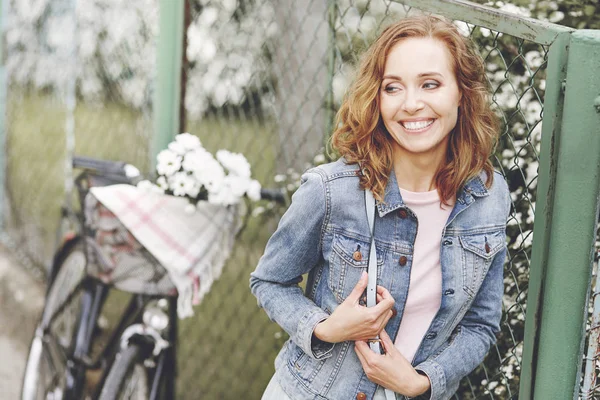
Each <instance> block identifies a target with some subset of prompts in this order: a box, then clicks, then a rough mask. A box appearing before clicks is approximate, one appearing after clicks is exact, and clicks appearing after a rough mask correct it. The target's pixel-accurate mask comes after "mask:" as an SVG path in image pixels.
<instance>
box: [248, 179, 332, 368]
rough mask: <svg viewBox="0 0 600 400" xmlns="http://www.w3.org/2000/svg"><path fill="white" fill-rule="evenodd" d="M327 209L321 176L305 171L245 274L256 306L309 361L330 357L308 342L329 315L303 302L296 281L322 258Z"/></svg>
mask: <svg viewBox="0 0 600 400" xmlns="http://www.w3.org/2000/svg"><path fill="white" fill-rule="evenodd" d="M329 207H330V204H329V201H328V198H327V195H326V189H325V184H324V178H323V177H322V176H321V172H320V171H318V170H316V169H312V170H309V171H307V172H306V173H305V174H304V175H302V180H301V184H300V187H299V188H298V190H297V191H296V192H295V193H294V195H293V196H292V203H291V205H290V207H289V208H288V210H287V211H286V212H285V214H284V215H283V217H282V218H281V220H280V221H279V225H278V227H277V230H276V231H275V233H274V234H273V236H271V238H270V239H269V241H268V243H267V246H266V249H265V252H264V254H263V256H262V257H261V258H260V260H259V262H258V266H257V267H256V269H255V270H254V272H252V273H251V274H250V290H251V292H252V294H253V295H254V296H256V298H257V300H258V305H259V307H262V308H263V309H264V310H265V311H266V313H267V315H268V316H269V318H270V319H271V320H272V321H275V322H276V323H277V324H279V326H281V327H282V328H283V330H285V331H286V332H287V333H288V334H289V335H290V338H291V339H292V340H293V341H294V343H296V344H297V345H298V346H299V347H300V348H301V349H302V350H303V351H304V352H305V353H306V354H308V355H309V356H311V357H313V358H315V359H323V358H328V357H330V356H331V350H332V349H333V346H334V344H332V343H327V342H323V341H320V340H318V339H316V338H313V331H314V329H315V327H316V325H317V324H318V323H319V322H321V321H323V320H325V319H327V318H328V317H329V314H327V313H326V312H325V311H324V310H323V309H321V308H320V307H318V306H317V305H316V304H315V303H314V302H313V301H312V300H310V299H309V298H307V297H306V296H305V295H304V293H303V291H302V288H300V286H299V285H298V283H300V282H301V281H302V275H303V274H305V273H307V272H308V271H310V270H311V269H312V268H314V267H315V266H316V265H317V264H318V263H319V261H320V260H321V258H322V249H321V246H322V236H323V230H324V227H325V224H326V217H327V215H328V212H327V211H328V209H329Z"/></svg>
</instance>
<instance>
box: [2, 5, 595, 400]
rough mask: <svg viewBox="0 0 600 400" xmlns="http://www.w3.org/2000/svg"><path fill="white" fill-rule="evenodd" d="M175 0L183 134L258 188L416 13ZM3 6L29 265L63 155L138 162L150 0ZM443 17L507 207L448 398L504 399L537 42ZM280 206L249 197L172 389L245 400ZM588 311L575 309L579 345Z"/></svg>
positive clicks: (152, 51) (288, 181) (261, 376)
mask: <svg viewBox="0 0 600 400" xmlns="http://www.w3.org/2000/svg"><path fill="white" fill-rule="evenodd" d="M6 1H8V0H6ZM187 1H188V6H189V7H188V8H189V12H190V26H189V28H188V29H187V47H186V49H184V52H185V54H186V56H187V59H188V63H187V66H186V68H187V69H186V71H185V76H186V77H187V82H186V87H185V99H184V104H185V108H186V111H187V116H188V118H187V121H186V127H187V129H186V130H187V131H188V132H191V133H193V134H195V135H197V136H199V137H200V139H201V141H202V143H203V145H204V146H205V147H206V148H207V149H208V150H210V151H213V152H214V151H216V150H217V149H221V148H225V149H228V150H231V151H235V152H241V153H243V154H244V155H245V156H246V157H247V158H248V160H249V162H250V164H251V165H252V171H253V175H254V176H255V177H256V178H257V179H258V180H259V181H260V182H261V183H262V185H263V186H264V187H274V186H283V187H285V188H287V189H288V191H290V192H291V191H293V190H295V188H296V187H297V185H298V180H299V176H300V173H301V172H302V171H303V170H304V169H305V168H306V167H307V166H308V165H314V164H318V163H322V162H325V161H327V160H328V156H327V154H326V152H325V151H324V148H325V147H326V143H327V137H328V135H329V134H330V133H331V130H332V126H333V117H334V115H335V111H336V110H337V108H338V107H339V105H340V103H341V101H342V98H343V94H344V91H345V89H346V87H347V86H348V84H349V83H350V81H351V80H352V77H353V74H354V69H355V66H356V64H357V61H358V58H359V56H360V54H361V53H362V51H363V50H364V49H366V47H367V46H368V45H369V44H370V43H371V42H372V41H373V39H374V38H375V37H376V35H377V33H378V32H380V31H381V29H382V28H383V27H385V26H386V25H387V24H389V23H392V22H394V21H396V20H398V19H399V18H403V17H404V16H406V15H413V14H416V13H420V11H418V10H416V9H412V8H410V7H407V6H404V5H402V4H400V3H399V2H396V1H390V0H370V1H369V0H337V1H333V0H332V1H327V2H326V1H316V0H313V1H307V2H298V1H296V2H294V1H292V0H280V1H277V2H272V1H266V0H220V1H217V0H187ZM9 4H10V7H9V9H10V10H9V14H8V16H7V17H6V25H7V31H6V40H7V46H6V60H7V61H6V62H7V72H8V76H9V87H8V97H7V104H8V108H7V122H6V124H7V133H8V140H7V163H6V168H7V170H6V175H7V183H6V193H7V201H8V204H7V206H6V207H7V210H6V212H5V215H6V216H7V218H6V230H5V234H4V241H5V243H8V244H9V245H11V247H13V248H14V249H18V250H19V251H20V252H21V253H20V254H22V255H23V256H24V259H23V260H24V262H25V261H26V262H27V263H28V264H29V265H34V266H36V265H37V266H42V268H37V269H36V268H34V269H33V271H34V273H37V274H38V276H40V277H42V276H43V271H44V269H43V266H44V265H47V263H48V260H50V259H51V256H52V252H53V250H54V248H55V245H56V238H55V237H54V236H55V234H54V232H55V231H56V228H57V222H58V221H59V210H60V206H61V204H63V202H64V199H65V198H69V196H68V195H67V193H69V191H70V190H71V187H70V182H72V171H71V170H70V167H69V160H70V157H71V155H72V154H73V153H75V154H82V155H89V156H93V157H98V158H107V159H113V160H124V161H127V162H130V163H132V164H134V165H136V166H138V167H139V168H140V170H142V171H143V172H149V171H148V168H149V166H150V163H149V140H150V138H151V137H152V135H153V129H152V117H151V116H152V94H153V87H154V81H153V79H154V78H153V77H154V69H155V65H156V58H157V54H156V36H157V33H158V32H157V31H158V10H159V9H158V0H143V1H141V0H140V1H135V2H126V1H120V0H93V1H87V0H86V1H83V0H60V1H59V0H54V1H49V0H48V1H36V2H23V1H19V0H10V1H9ZM498 5H499V6H500V8H504V9H506V10H508V11H515V9H514V8H513V7H515V6H511V5H505V4H502V3H498ZM516 11H519V12H524V13H526V12H527V10H524V9H523V10H519V9H517V10H516ZM456 24H457V26H458V27H459V29H460V30H461V32H463V34H464V35H466V36H469V37H471V38H472V39H473V40H474V41H475V43H476V44H477V46H478V48H479V50H480V52H481V55H482V57H483V58H484V59H485V61H486V72H487V76H488V78H489V81H490V84H491V86H492V88H493V96H492V100H493V103H494V107H495V109H496V110H497V112H498V115H499V117H500V118H501V121H502V131H501V136H500V141H499V143H498V146H497V149H496V152H495V158H494V160H495V167H496V169H497V170H499V171H500V172H501V173H502V174H503V175H504V177H505V178H506V180H507V181H508V183H509V187H510V190H511V196H512V212H511V215H510V218H509V221H508V236H509V254H508V257H507V263H506V265H505V295H504V313H503V320H502V332H501V333H500V334H499V336H498V342H497V343H496V345H495V346H494V347H493V348H492V350H491V351H490V353H489V355H488V356H487V358H486V359H485V361H484V363H483V364H482V365H480V366H479V367H478V368H477V369H476V370H475V371H474V372H473V373H472V374H471V375H470V376H469V377H468V378H466V379H465V380H464V381H463V382H462V383H461V387H460V390H459V392H458V393H457V395H456V396H455V398H457V399H483V398H485V399H488V398H489V399H512V398H515V399H516V398H517V397H518V390H519V376H520V371H521V355H522V346H523V332H524V321H525V312H526V308H527V307H526V306H527V305H526V297H527V285H528V279H529V278H528V277H529V263H530V256H531V244H532V236H533V222H534V210H535V203H536V187H537V176H538V172H537V169H538V163H539V156H540V155H539V153H540V138H541V122H542V116H543V108H544V107H543V99H544V92H545V79H546V70H545V69H546V65H547V57H548V48H547V47H546V46H542V45H539V44H536V43H533V42H530V41H526V40H523V39H519V38H516V37H512V36H509V35H506V34H504V33H502V32H495V31H491V30H489V29H487V28H483V27H480V26H474V25H470V24H468V23H465V22H462V21H456ZM73 32H74V33H75V34H72V33H73ZM283 211H284V210H283V209H278V208H273V207H272V206H271V205H270V204H259V206H258V207H256V208H255V209H254V210H253V214H254V218H252V219H251V220H250V221H249V224H248V226H247V227H246V229H245V230H244V231H243V233H242V235H241V237H240V238H239V240H238V242H237V243H236V246H235V247H234V252H233V255H232V256H231V258H230V261H229V262H228V264H227V266H226V267H225V269H224V271H223V274H222V276H221V277H220V279H219V280H218V281H217V282H215V284H214V285H213V288H212V290H211V292H210V293H209V294H207V295H206V297H205V298H204V300H203V301H202V303H201V304H200V305H199V306H197V307H196V309H195V312H196V315H195V316H194V317H192V318H188V319H186V320H183V321H181V324H180V336H179V343H178V357H179V361H178V381H177V390H178V397H179V398H184V399H187V398H190V399H192V398H198V397H200V396H201V397H204V398H209V399H213V398H223V399H229V398H231V399H234V398H248V399H255V398H256V399H257V398H260V394H261V393H262V390H263V389H264V387H265V386H266V384H267V382H268V380H269V378H270V377H271V375H272V373H273V368H274V367H273V360H274V358H275V355H276V354H277V352H278V351H279V349H280V348H281V346H282V345H283V343H284V342H285V340H286V339H287V335H286V334H285V333H284V332H283V331H282V330H281V329H280V328H279V327H278V326H276V325H275V324H274V323H272V322H270V321H269V320H268V318H267V316H266V315H265V313H264V312H263V311H262V310H260V309H258V307H257V306H256V301H255V299H254V297H253V296H252V295H251V294H250V291H249V289H248V277H249V274H250V272H251V271H252V270H253V269H254V267H255V266H256V263H257V261H258V259H259V257H260V255H261V254H262V250H263V249H264V246H265V244H266V241H267V240H268V238H269V236H270V234H271V233H272V232H273V231H274V229H275V227H276V224H277V220H278V217H279V216H280V215H281V213H282V212H283ZM36 271H37V272H36ZM596 292H597V291H596ZM596 292H594V295H593V296H592V299H596V298H597V293H596ZM590 307H591V306H590ZM599 308H600V307H596V311H595V314H594V313H592V312H591V311H590V319H591V318H592V314H594V315H595V317H594V320H593V321H595V322H591V325H589V326H588V330H589V333H590V335H589V337H590V338H592V339H590V345H591V343H595V342H596V340H597V339H594V338H597V332H598V331H597V328H598V323H599V322H598V320H597V319H598V317H597V315H598V309H599ZM594 335H595V336H594ZM590 348H591V349H592V348H593V347H590ZM586 360H587V361H588V364H591V366H586V367H585V368H586V371H590V368H591V371H592V372H590V374H592V373H593V374H594V375H593V378H588V381H586V382H588V383H586V384H582V385H584V386H582V397H583V398H593V396H594V395H593V394H592V393H596V392H594V390H596V388H597V386H598V380H597V373H596V372H597V368H598V353H597V350H593V354H587V356H586ZM584 364H585V363H584ZM586 376H591V375H586ZM586 385H587V386H586Z"/></svg>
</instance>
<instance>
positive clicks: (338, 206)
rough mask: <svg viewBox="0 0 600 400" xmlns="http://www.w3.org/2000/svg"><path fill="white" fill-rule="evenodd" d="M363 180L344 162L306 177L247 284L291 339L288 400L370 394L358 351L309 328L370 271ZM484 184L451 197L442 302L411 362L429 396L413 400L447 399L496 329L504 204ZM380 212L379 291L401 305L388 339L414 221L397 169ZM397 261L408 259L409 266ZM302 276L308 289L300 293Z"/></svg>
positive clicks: (497, 186) (281, 360) (499, 183)
mask: <svg viewBox="0 0 600 400" xmlns="http://www.w3.org/2000/svg"><path fill="white" fill-rule="evenodd" d="M359 173H360V172H359V167H358V165H356V164H346V162H345V160H344V159H343V158H341V159H339V160H338V161H336V162H333V163H329V164H325V165H321V166H318V167H315V168H312V169H310V170H308V171H307V172H305V173H304V174H303V175H302V183H301V185H300V188H299V189H298V190H297V191H296V193H295V194H294V196H293V197H292V204H291V205H290V207H289V209H288V210H287V212H286V213H285V215H284V216H283V217H282V218H281V220H280V222H279V226H278V228H277V230H276V232H275V233H274V234H273V236H272V237H271V238H270V240H269V242H268V243H267V246H266V249H265V252H264V254H263V256H262V257H261V259H260V261H259V263H258V266H257V267H256V270H255V271H254V272H253V273H252V274H251V276H250V288H251V291H252V293H253V294H254V295H255V296H256V298H257V299H258V305H259V306H260V307H262V308H263V309H264V310H265V311H266V313H267V315H268V316H269V318H270V319H271V320H273V321H275V322H276V323H277V324H279V325H280V326H281V327H282V328H283V329H284V330H285V331H286V332H287V333H288V334H289V335H290V339H289V340H288V341H287V342H286V343H285V344H284V346H283V348H282V349H281V351H280V352H279V354H278V356H277V358H276V360H275V369H276V372H275V375H274V379H277V381H278V382H279V384H280V385H281V387H282V388H283V389H284V390H285V392H286V393H287V394H288V395H289V396H290V397H291V398H292V399H293V400H305V399H306V400H308V399H331V400H351V399H356V398H357V397H356V396H357V395H358V394H359V393H361V392H362V393H364V394H365V395H366V398H367V399H369V400H371V399H373V397H374V394H375V390H376V388H377V385H376V384H375V383H373V382H371V381H369V379H368V378H367V376H366V374H365V373H364V371H363V368H362V365H361V364H360V361H359V359H358V357H357V356H356V353H355V352H354V342H352V341H346V342H341V343H335V344H334V343H327V342H323V341H320V340H318V339H316V338H313V331H314V329H315V326H316V325H317V324H318V323H319V322H320V321H323V320H324V319H326V318H327V317H328V316H329V315H330V314H331V313H332V312H333V311H334V310H335V308H336V307H337V306H338V305H339V304H340V303H341V302H342V301H343V300H344V299H345V298H346V297H347V296H348V295H349V294H350V292H351V291H352V289H353V288H354V286H355V285H356V283H357V282H358V280H359V277H360V275H361V273H362V271H366V269H367V265H368V255H369V246H370V242H371V241H370V231H369V224H368V222H367V213H366V210H365V197H364V191H363V190H361V189H360V187H359V177H358V175H359ZM485 181H486V175H485V173H481V174H480V175H478V176H475V177H474V178H472V179H470V180H469V181H468V182H467V183H466V184H465V185H464V187H463V188H462V189H461V190H460V191H459V193H457V196H456V202H455V205H454V208H453V210H452V212H451V214H450V216H449V218H448V221H447V222H446V225H445V228H444V230H443V234H442V237H441V238H440V240H441V250H440V253H441V254H440V260H441V268H442V302H441V306H440V309H439V311H438V313H437V314H436V316H435V318H434V320H433V321H432V323H431V325H430V327H429V330H428V331H427V333H426V334H425V337H424V338H423V341H422V342H421V344H420V347H419V349H418V350H417V353H416V354H415V357H414V359H413V366H414V367H415V368H416V369H417V370H419V371H421V372H423V373H425V374H426V375H427V376H428V377H429V379H430V381H431V391H430V393H429V394H428V395H427V396H425V395H422V396H420V397H419V398H428V399H432V400H445V399H449V398H450V397H451V396H452V395H453V394H454V393H455V392H456V390H457V388H458V385H459V381H460V380H461V379H462V378H463V377H464V376H466V375H467V374H468V373H469V372H471V371H472V370H473V369H474V368H475V367H476V366H477V365H479V364H480V363H481V362H482V360H483V358H484V357H485V355H486V354H487V352H488V350H489V348H490V346H491V345H492V344H493V343H494V342H495V341H496V334H497V333H498V332H499V331H500V325H499V324H500V319H501V316H502V295H503V292H504V285H503V265H504V261H505V257H506V233H505V232H506V220H507V218H508V214H509V211H510V196H509V191H508V187H507V184H506V182H505V181H504V179H503V177H502V176H501V175H500V174H498V173H496V174H495V176H494V183H493V185H492V186H491V188H489V189H488V188H486V186H485V184H484V182H485ZM376 208H377V212H376V215H375V245H376V248H377V257H378V260H377V262H378V273H377V275H378V276H377V284H378V285H381V286H384V287H385V288H387V289H388V290H389V291H390V293H391V294H392V296H393V297H394V299H395V301H396V302H395V306H394V307H395V309H396V311H397V314H396V316H394V317H392V318H391V319H390V321H389V322H388V324H387V326H386V328H385V329H386V331H387V333H388V334H389V335H390V337H391V338H392V339H393V340H394V339H395V337H396V334H397V333H398V328H399V326H400V321H401V319H402V314H403V311H404V304H405V302H406V298H407V295H408V288H409V282H410V273H411V269H412V268H413V265H412V254H413V245H414V242H415V237H416V234H417V229H418V221H417V219H416V216H415V214H414V213H413V212H412V211H411V210H410V209H409V208H407V207H406V205H405V204H404V203H403V201H402V197H401V195H400V190H399V189H398V184H397V180H396V176H395V174H394V173H393V172H392V173H391V175H390V177H389V180H388V184H387V187H386V191H385V195H384V202H383V203H379V202H378V203H377V205H376ZM401 210H404V211H405V212H400V211H401ZM357 249H358V251H360V252H361V253H362V255H363V257H362V259H360V260H359V261H357V260H355V258H353V256H352V255H353V253H354V252H355V251H357ZM401 257H403V258H404V257H406V259H407V262H406V263H402V264H404V265H401V263H400V262H399V260H400V258H401ZM415 267H418V266H415ZM306 273H308V278H307V282H306V290H305V291H303V290H302V288H301V287H300V286H299V285H298V284H299V283H300V282H301V280H302V275H303V274H306ZM361 397H362V396H361ZM396 398H397V399H398V400H403V399H406V397H405V396H402V395H400V394H397V395H396Z"/></svg>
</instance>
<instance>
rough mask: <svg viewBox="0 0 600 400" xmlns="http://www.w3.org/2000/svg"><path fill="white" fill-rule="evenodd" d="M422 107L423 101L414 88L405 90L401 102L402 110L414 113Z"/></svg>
mask: <svg viewBox="0 0 600 400" xmlns="http://www.w3.org/2000/svg"><path fill="white" fill-rule="evenodd" d="M422 108H423V101H422V99H421V97H420V95H419V93H418V92H417V91H415V90H407V91H406V94H405V96H404V101H403V103H402V110H403V111H405V112H407V113H409V114H414V113H416V112H417V111H419V110H421V109H422Z"/></svg>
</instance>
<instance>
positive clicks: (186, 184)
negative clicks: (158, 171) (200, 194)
mask: <svg viewBox="0 0 600 400" xmlns="http://www.w3.org/2000/svg"><path fill="white" fill-rule="evenodd" d="M194 185H195V182H194V179H193V178H192V177H191V176H190V175H188V174H187V173H186V172H177V173H175V175H173V177H172V179H170V180H169V188H170V189H171V190H172V191H173V194H174V195H175V196H185V195H187V194H188V193H189V192H190V191H191V190H193V189H194Z"/></svg>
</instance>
